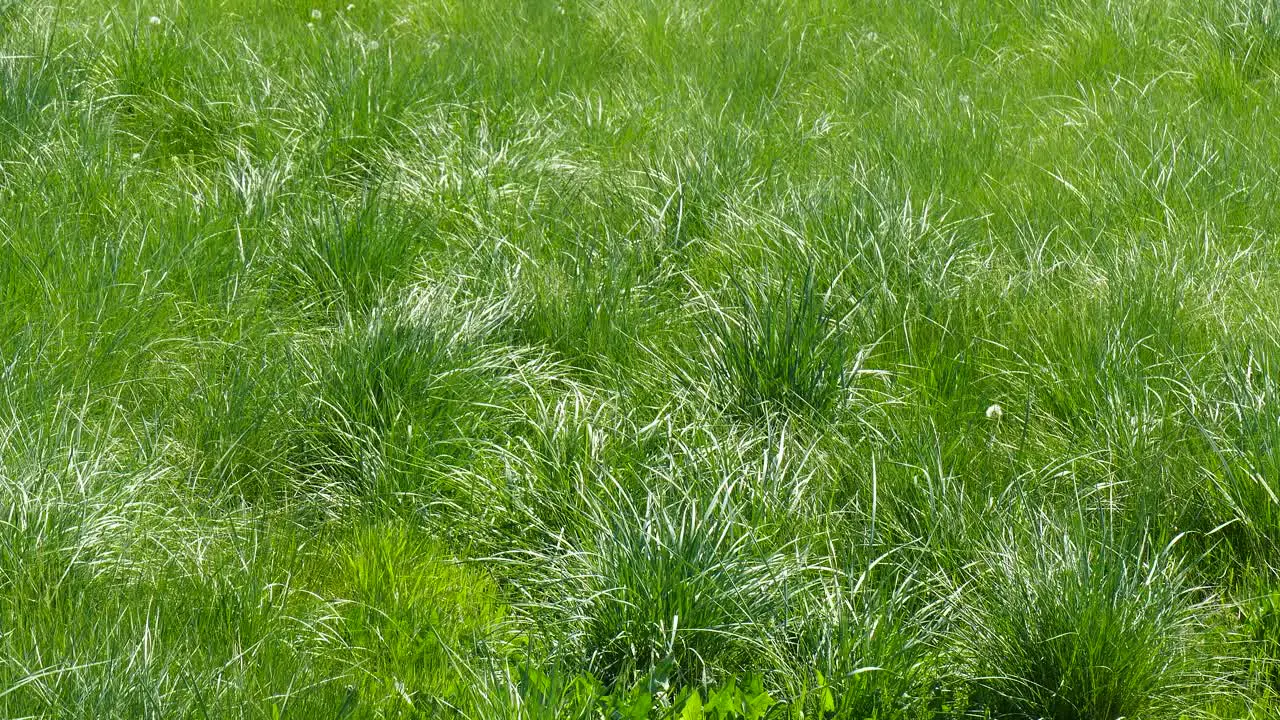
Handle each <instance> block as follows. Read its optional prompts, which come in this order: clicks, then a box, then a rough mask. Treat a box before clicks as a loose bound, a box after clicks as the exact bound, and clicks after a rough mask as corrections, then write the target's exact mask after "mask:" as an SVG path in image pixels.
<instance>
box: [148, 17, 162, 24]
mask: <svg viewBox="0 0 1280 720" xmlns="http://www.w3.org/2000/svg"><path fill="white" fill-rule="evenodd" d="M147 22H149V23H151V24H152V25H159V24H160V23H161V22H162V21H161V20H160V18H159V16H157V15H152V16H151V17H150V18H149V19H148V20H147Z"/></svg>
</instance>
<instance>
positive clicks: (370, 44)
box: [369, 40, 381, 50]
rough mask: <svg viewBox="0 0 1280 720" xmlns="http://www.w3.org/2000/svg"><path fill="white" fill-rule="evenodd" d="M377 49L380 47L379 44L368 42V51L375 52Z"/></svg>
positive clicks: (374, 41)
mask: <svg viewBox="0 0 1280 720" xmlns="http://www.w3.org/2000/svg"><path fill="white" fill-rule="evenodd" d="M379 47H381V45H379V44H378V41H377V40H370V41H369V49H370V50H377V49H378V48H379Z"/></svg>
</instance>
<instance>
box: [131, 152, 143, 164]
mask: <svg viewBox="0 0 1280 720" xmlns="http://www.w3.org/2000/svg"><path fill="white" fill-rule="evenodd" d="M129 159H130V160H132V161H134V162H138V161H139V160H141V159H142V153H134V154H132V155H130V156H129Z"/></svg>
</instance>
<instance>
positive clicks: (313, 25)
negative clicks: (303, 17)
mask: <svg viewBox="0 0 1280 720" xmlns="http://www.w3.org/2000/svg"><path fill="white" fill-rule="evenodd" d="M315 26H316V24H315V23H307V27H309V28H315Z"/></svg>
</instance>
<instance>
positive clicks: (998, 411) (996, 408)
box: [987, 403, 1004, 420]
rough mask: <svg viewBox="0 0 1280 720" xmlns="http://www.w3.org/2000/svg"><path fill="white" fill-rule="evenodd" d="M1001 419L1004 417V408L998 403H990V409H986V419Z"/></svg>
mask: <svg viewBox="0 0 1280 720" xmlns="http://www.w3.org/2000/svg"><path fill="white" fill-rule="evenodd" d="M1002 417H1004V408H1002V407H1000V403H992V404H991V407H989V408H987V419H989V420H999V419H1000V418H1002Z"/></svg>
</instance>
